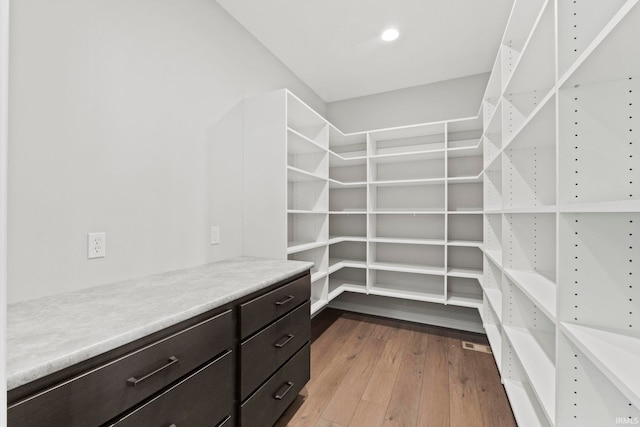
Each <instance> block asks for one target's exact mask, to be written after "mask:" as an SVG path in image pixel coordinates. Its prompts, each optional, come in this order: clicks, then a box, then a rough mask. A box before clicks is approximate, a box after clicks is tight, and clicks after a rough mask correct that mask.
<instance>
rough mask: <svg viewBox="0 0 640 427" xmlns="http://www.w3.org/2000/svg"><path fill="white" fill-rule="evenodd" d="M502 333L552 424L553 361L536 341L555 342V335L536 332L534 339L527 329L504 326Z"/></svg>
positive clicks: (553, 403) (553, 397) (554, 407)
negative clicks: (515, 354)
mask: <svg viewBox="0 0 640 427" xmlns="http://www.w3.org/2000/svg"><path fill="white" fill-rule="evenodd" d="M504 332H505V333H506V334H507V337H508V338H509V341H510V342H511V345H512V346H513V348H514V349H515V351H516V353H517V356H518V359H519V360H520V362H521V363H522V366H523V367H524V370H525V373H526V375H527V377H528V378H529V382H530V384H531V385H532V388H533V391H534V393H535V394H536V396H537V397H538V400H539V401H540V403H541V404H542V405H541V406H542V409H543V410H544V411H545V413H546V415H547V418H548V419H549V420H550V421H551V422H552V423H553V420H555V414H556V389H555V378H556V367H555V363H554V360H553V359H552V358H550V357H549V356H548V355H547V353H546V352H545V351H544V350H543V348H542V347H541V345H540V343H539V341H538V340H539V339H542V340H551V341H552V342H555V334H553V333H544V332H539V331H536V332H535V334H536V335H539V337H536V336H535V335H533V334H532V333H531V331H529V330H527V329H524V328H515V327H512V326H504ZM552 357H555V355H553V356H552Z"/></svg>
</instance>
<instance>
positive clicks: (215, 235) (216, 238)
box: [211, 225, 220, 245]
mask: <svg viewBox="0 0 640 427" xmlns="http://www.w3.org/2000/svg"><path fill="white" fill-rule="evenodd" d="M211 244H212V245H219V244H220V227H219V226H217V225H214V226H213V227H211Z"/></svg>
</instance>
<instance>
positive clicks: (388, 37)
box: [380, 28, 400, 42]
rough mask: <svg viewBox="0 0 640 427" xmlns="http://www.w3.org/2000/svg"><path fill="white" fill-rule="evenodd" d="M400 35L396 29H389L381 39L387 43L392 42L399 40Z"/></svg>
mask: <svg viewBox="0 0 640 427" xmlns="http://www.w3.org/2000/svg"><path fill="white" fill-rule="evenodd" d="M399 35H400V33H399V32H398V30H396V29H395V28H389V29H388V30H385V31H384V33H382V35H381V36H380V37H381V38H382V40H384V41H386V42H392V41H394V40H395V39H397V38H398V36H399Z"/></svg>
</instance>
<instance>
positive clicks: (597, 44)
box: [558, 0, 640, 87]
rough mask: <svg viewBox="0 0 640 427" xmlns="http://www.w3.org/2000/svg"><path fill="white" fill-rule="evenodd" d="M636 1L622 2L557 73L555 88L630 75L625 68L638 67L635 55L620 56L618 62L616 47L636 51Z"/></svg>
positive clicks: (617, 49)
mask: <svg viewBox="0 0 640 427" xmlns="http://www.w3.org/2000/svg"><path fill="white" fill-rule="evenodd" d="M637 3H638V0H627V1H625V2H624V5H622V7H620V9H619V10H618V11H617V12H616V13H615V14H614V15H613V16H612V18H611V20H610V21H609V22H608V23H606V25H604V27H602V29H601V31H600V32H599V33H598V34H596V35H595V37H594V39H593V40H592V41H591V43H589V45H588V46H587V47H586V48H585V49H584V51H583V52H582V53H581V54H580V55H579V56H578V57H577V58H576V60H575V61H574V62H573V63H572V64H571V65H570V66H569V67H568V68H567V70H566V72H564V73H563V74H562V75H561V76H560V78H559V79H558V87H574V86H575V85H580V84H589V83H594V82H601V81H610V80H617V79H620V78H626V77H628V76H629V75H630V74H629V67H630V68H631V69H633V70H638V69H639V68H640V64H639V62H638V60H639V57H638V55H624V61H620V58H621V54H620V50H619V49H620V48H622V47H624V49H625V50H627V51H628V52H636V51H637V47H638V33H637V23H638V21H637V16H638V15H637V14H638V13H640V11H639V10H638V8H637V7H636V5H637ZM634 14H635V15H634ZM634 18H635V19H634ZM621 63H624V64H625V66H624V67H616V66H612V64H621ZM559 71H562V70H559Z"/></svg>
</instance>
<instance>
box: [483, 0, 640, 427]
mask: <svg viewBox="0 0 640 427" xmlns="http://www.w3.org/2000/svg"><path fill="white" fill-rule="evenodd" d="M637 3H638V2H637V1H635V0H634V1H623V0H613V1H610V2H609V1H606V2H602V1H598V0H575V1H574V0H571V1H564V0H556V1H553V0H546V1H543V0H535V1H531V0H516V1H515V4H514V6H513V10H512V13H511V16H510V19H509V23H508V25H507V29H506V31H505V35H504V38H503V41H502V45H501V47H500V49H499V52H498V57H497V59H496V62H495V65H494V69H493V71H492V74H491V77H490V80H489V84H488V86H487V90H486V92H485V95H484V100H483V104H482V111H483V119H484V124H483V129H484V135H483V136H482V138H483V141H484V164H483V168H482V174H483V178H484V180H483V186H484V195H483V197H484V200H483V205H484V216H483V231H484V233H483V237H484V241H483V251H484V257H483V260H482V264H483V279H482V288H483V294H484V300H483V321H484V326H485V330H486V332H487V335H488V337H489V341H490V344H491V347H492V349H493V352H494V356H495V359H496V363H497V365H498V368H499V370H500V372H501V375H502V380H503V383H504V385H505V389H506V391H507V395H508V396H509V400H510V402H511V406H512V408H513V410H514V414H515V416H516V420H517V421H518V423H519V425H523V426H530V425H532V426H561V427H565V426H605V425H619V424H633V423H637V421H635V420H637V418H635V417H639V416H640V386H638V384H640V358H639V357H638V356H637V355H638V354H640V333H639V332H638V331H639V328H638V326H639V325H640V286H637V284H636V282H637V277H636V276H638V277H640V266H639V265H637V264H638V262H636V261H638V260H640V244H638V240H637V236H640V167H638V158H640V157H639V156H640V141H637V140H636V139H637V136H636V135H635V134H634V132H635V131H636V130H637V129H636V127H637V128H639V129H640V126H639V124H640V95H639V94H640V59H639V58H638V55H631V56H630V57H629V58H627V53H629V54H630V53H631V52H632V51H633V52H635V51H638V50H639V49H640V6H638V5H637ZM634 49H635V50H634ZM634 236H635V237H634ZM634 239H635V240H634Z"/></svg>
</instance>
